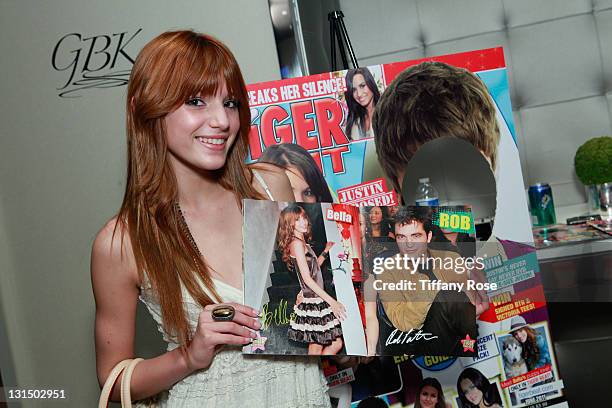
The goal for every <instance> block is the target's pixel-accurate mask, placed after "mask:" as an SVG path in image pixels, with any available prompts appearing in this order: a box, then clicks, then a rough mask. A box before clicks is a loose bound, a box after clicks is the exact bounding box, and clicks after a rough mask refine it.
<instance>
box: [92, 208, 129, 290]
mask: <svg viewBox="0 0 612 408" xmlns="http://www.w3.org/2000/svg"><path fill="white" fill-rule="evenodd" d="M91 273H92V277H94V278H95V275H97V274H98V275H99V274H106V275H108V274H120V275H122V276H121V277H122V278H124V279H126V278H127V279H129V280H133V281H134V282H138V280H139V278H138V273H137V268H136V261H135V259H134V252H133V250H132V244H131V240H130V234H129V232H128V229H127V225H126V224H125V222H123V221H121V220H119V218H118V217H116V216H115V217H113V218H111V219H110V220H109V221H108V222H106V224H104V226H102V228H101V229H100V231H98V233H97V234H96V237H95V239H94V242H93V245H92V251H91Z"/></svg>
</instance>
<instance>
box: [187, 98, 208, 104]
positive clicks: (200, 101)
mask: <svg viewBox="0 0 612 408" xmlns="http://www.w3.org/2000/svg"><path fill="white" fill-rule="evenodd" d="M185 105H189V106H204V105H206V102H204V99H202V98H199V97H196V98H189V99H187V101H185Z"/></svg>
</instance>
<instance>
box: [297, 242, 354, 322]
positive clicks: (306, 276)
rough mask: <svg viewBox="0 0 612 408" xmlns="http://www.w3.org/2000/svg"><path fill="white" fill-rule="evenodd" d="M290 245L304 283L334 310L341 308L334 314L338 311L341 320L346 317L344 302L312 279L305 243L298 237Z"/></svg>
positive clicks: (337, 315)
mask: <svg viewBox="0 0 612 408" xmlns="http://www.w3.org/2000/svg"><path fill="white" fill-rule="evenodd" d="M289 245H290V251H291V255H292V256H294V257H295V260H296V261H297V266H298V269H299V273H300V276H301V277H302V280H303V281H304V284H305V285H306V286H308V287H309V288H310V290H312V291H313V292H314V293H315V294H316V295H317V296H319V297H320V298H321V299H323V300H324V301H326V302H327V303H329V305H330V306H332V310H334V309H339V310H334V314H336V312H338V313H337V314H336V317H338V318H339V319H340V320H342V319H344V317H345V313H346V310H345V309H344V306H342V304H341V303H340V302H338V301H337V300H336V299H334V298H333V297H331V296H330V295H329V294H328V293H327V292H326V291H325V289H323V288H322V287H321V286H319V285H318V284H317V282H315V280H314V279H312V276H310V269H309V268H308V262H306V252H305V250H304V245H303V244H302V242H301V241H299V240H297V239H294V240H293V241H292V242H291V244H289ZM336 306H340V307H336Z"/></svg>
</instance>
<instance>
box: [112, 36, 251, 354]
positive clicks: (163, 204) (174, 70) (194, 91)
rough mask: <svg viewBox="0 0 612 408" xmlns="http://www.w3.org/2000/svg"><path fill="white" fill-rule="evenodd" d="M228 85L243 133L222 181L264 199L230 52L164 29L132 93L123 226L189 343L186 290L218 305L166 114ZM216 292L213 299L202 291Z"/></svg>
mask: <svg viewBox="0 0 612 408" xmlns="http://www.w3.org/2000/svg"><path fill="white" fill-rule="evenodd" d="M223 83H225V85H226V86H227V90H228V94H229V95H230V96H231V97H232V98H234V99H235V100H236V101H237V102H238V111H239V118H240V130H239V133H238V136H237V138H236V141H235V142H234V145H233V146H232V147H231V150H230V151H229V153H228V156H227V161H226V163H225V166H224V167H223V168H221V169H219V170H218V171H217V172H216V174H217V176H218V180H219V182H220V184H221V185H222V186H223V187H225V188H226V189H230V190H233V191H234V192H235V195H236V200H238V203H239V205H240V200H241V199H242V198H261V196H260V194H258V193H257V192H256V191H255V190H254V188H253V187H252V184H251V183H252V177H253V175H252V172H251V171H250V170H249V169H248V168H247V167H246V165H245V160H246V157H247V146H248V144H247V143H248V142H247V138H248V132H249V126H250V111H249V106H248V99H247V92H246V87H245V84H244V79H243V78H242V74H241V72H240V68H239V67H238V64H237V62H236V60H235V58H234V56H233V55H232V53H231V52H230V51H229V49H228V48H227V47H226V46H225V45H223V44H222V43H221V42H219V41H218V40H216V39H215V38H213V37H210V36H207V35H204V34H199V33H195V32H192V31H175V32H166V33H163V34H161V35H159V36H158V37H156V38H154V39H153V40H151V41H150V42H149V43H148V44H146V45H145V46H144V48H143V49H142V50H141V51H140V53H139V54H138V57H137V58H136V61H135V63H134V66H133V68H132V73H131V76H130V81H129V84H128V91H127V147H128V149H127V150H128V169H127V183H126V188H125V195H124V197H123V203H122V204H121V208H120V210H119V214H118V221H119V222H118V224H121V226H122V227H123V228H121V231H122V232H123V231H124V230H127V231H128V233H129V237H130V240H131V244H132V248H133V251H134V257H135V260H136V265H137V267H138V274H139V277H140V278H141V279H142V278H143V273H144V272H145V271H146V274H147V277H148V278H149V280H150V282H151V285H152V287H153V288H154V290H155V291H156V293H157V295H158V297H159V302H160V306H161V313H162V319H163V322H164V328H165V329H166V331H167V332H168V333H170V334H171V335H173V336H175V337H176V339H177V341H178V342H179V343H180V344H181V345H183V346H185V345H186V344H187V342H188V341H189V340H190V339H191V334H192V333H191V330H190V328H189V324H188V321H187V317H186V315H185V310H184V309H183V299H182V295H181V285H183V286H184V287H185V288H186V289H187V291H189V293H190V294H191V296H192V297H193V298H194V299H195V301H196V302H198V304H200V305H201V306H202V307H204V306H206V305H208V304H211V303H214V301H219V300H220V298H219V295H218V294H217V292H216V291H215V287H214V284H213V282H212V280H211V277H210V273H209V269H208V266H207V264H206V261H205V260H204V259H202V257H201V256H200V255H199V253H198V250H197V248H195V247H194V246H193V245H192V244H191V243H190V241H189V239H188V237H187V234H186V231H184V229H183V228H182V227H181V222H180V221H179V217H178V214H177V210H176V206H175V203H176V202H177V201H178V188H177V180H176V177H175V174H174V172H173V170H172V167H171V165H170V163H169V160H168V148H167V143H166V128H165V122H164V119H165V116H166V115H167V114H168V113H170V112H173V111H174V110H176V109H178V108H179V107H180V106H181V105H182V104H183V103H185V101H186V100H188V99H189V98H191V97H194V96H196V95H202V96H206V95H214V94H216V92H217V90H218V89H219V88H220V87H221V86H222V84H223ZM201 284H203V285H204V286H205V287H206V288H207V289H208V290H209V292H210V294H211V295H212V296H210V295H208V294H207V293H206V292H205V291H204V290H203V289H202V287H201Z"/></svg>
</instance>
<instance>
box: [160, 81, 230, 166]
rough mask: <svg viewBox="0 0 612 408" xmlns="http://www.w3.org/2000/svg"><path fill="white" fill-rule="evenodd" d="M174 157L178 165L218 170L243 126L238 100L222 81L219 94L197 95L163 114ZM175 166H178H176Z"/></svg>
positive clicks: (168, 140)
mask: <svg viewBox="0 0 612 408" xmlns="http://www.w3.org/2000/svg"><path fill="white" fill-rule="evenodd" d="M164 122H165V125H166V139H167V143H168V151H169V152H170V157H171V161H172V162H173V163H174V165H175V166H177V165H182V166H183V167H185V168H195V169H198V170H217V169H220V168H221V167H223V166H224V165H225V161H226V159H227V153H228V152H229V149H230V148H231V147H232V144H233V143H234V141H235V140H236V135H237V133H238V130H239V129H240V118H239V114H238V103H237V102H236V101H235V100H234V99H233V98H231V97H229V96H228V93H227V87H226V86H225V85H223V86H222V87H221V88H220V89H219V92H218V93H217V94H216V95H209V96H203V95H197V96H194V97H192V98H190V99H188V100H187V101H185V103H184V104H182V105H181V106H180V107H179V108H178V109H177V110H175V111H173V112H170V113H169V114H167V115H166V117H165V118H164ZM175 168H176V167H175Z"/></svg>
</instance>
